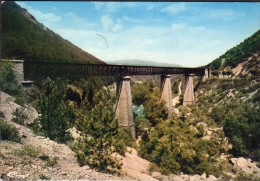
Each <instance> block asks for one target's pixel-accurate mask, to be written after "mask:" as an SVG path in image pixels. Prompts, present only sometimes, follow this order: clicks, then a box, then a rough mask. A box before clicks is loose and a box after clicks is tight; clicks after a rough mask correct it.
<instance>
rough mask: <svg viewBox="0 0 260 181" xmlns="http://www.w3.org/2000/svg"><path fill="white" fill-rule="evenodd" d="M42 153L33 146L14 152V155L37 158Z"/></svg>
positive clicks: (26, 146)
mask: <svg viewBox="0 0 260 181" xmlns="http://www.w3.org/2000/svg"><path fill="white" fill-rule="evenodd" d="M41 152H42V151H41V150H40V149H39V148H36V147H35V146H32V145H25V146H23V147H22V148H21V149H17V150H14V154H15V155H17V156H29V157H32V158H36V157H37V156H38V155H39V154H40V153H41Z"/></svg>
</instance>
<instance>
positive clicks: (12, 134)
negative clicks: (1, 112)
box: [0, 119, 21, 142]
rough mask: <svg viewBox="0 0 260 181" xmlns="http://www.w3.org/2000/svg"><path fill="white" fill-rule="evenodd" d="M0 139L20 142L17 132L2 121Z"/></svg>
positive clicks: (0, 122) (0, 123) (0, 120)
mask: <svg viewBox="0 0 260 181" xmlns="http://www.w3.org/2000/svg"><path fill="white" fill-rule="evenodd" d="M0 139H1V140H9V141H14V142H20V141H21V138H20V136H19V132H18V130H17V129H16V128H15V127H12V126H11V125H9V124H8V123H6V122H5V121H3V120H2V119H0Z"/></svg>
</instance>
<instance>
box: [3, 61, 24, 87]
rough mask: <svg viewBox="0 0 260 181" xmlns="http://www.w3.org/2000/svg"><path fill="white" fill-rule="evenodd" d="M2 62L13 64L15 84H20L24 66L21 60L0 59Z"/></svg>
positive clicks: (22, 79) (22, 78)
mask: <svg viewBox="0 0 260 181" xmlns="http://www.w3.org/2000/svg"><path fill="white" fill-rule="evenodd" d="M1 61H3V63H4V62H10V63H11V64H12V65H13V71H14V73H15V75H16V80H17V84H18V85H21V84H22V82H23V81H24V66H23V63H24V61H23V60H1Z"/></svg>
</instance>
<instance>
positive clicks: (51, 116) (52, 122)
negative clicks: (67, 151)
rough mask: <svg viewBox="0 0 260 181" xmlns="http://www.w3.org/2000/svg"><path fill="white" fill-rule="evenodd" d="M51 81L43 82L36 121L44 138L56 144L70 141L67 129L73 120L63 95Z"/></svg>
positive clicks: (60, 88)
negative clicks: (54, 141) (56, 142)
mask: <svg viewBox="0 0 260 181" xmlns="http://www.w3.org/2000/svg"><path fill="white" fill-rule="evenodd" d="M56 84H57V82H56V83H55V82H54V81H52V80H51V79H46V81H44V82H43V89H42V92H41V95H40V97H39V101H38V103H37V107H36V108H37V111H38V113H39V114H40V115H39V117H38V121H39V123H40V125H41V127H40V130H41V131H42V132H43V134H44V135H45V136H48V137H49V138H50V139H52V140H56V141H58V142H63V143H64V142H66V141H68V140H69V139H70V134H69V132H68V129H69V127H70V122H71V121H72V120H73V113H72V112H71V110H70V109H69V107H68V106H67V105H66V102H65V101H64V94H63V92H61V91H60V90H63V89H64V87H59V88H58V86H57V85H56Z"/></svg>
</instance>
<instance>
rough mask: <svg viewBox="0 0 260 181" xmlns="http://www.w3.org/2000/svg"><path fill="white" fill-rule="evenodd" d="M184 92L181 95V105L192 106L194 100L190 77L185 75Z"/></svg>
mask: <svg viewBox="0 0 260 181" xmlns="http://www.w3.org/2000/svg"><path fill="white" fill-rule="evenodd" d="M184 85H185V92H184V95H183V105H184V106H186V105H188V104H193V103H194V102H195V98H194V87H193V78H192V75H185V83H184Z"/></svg>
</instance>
